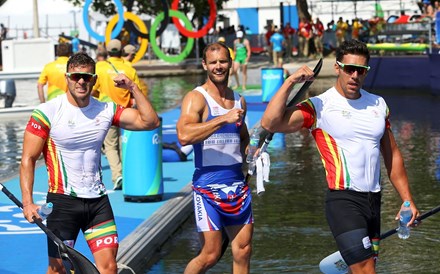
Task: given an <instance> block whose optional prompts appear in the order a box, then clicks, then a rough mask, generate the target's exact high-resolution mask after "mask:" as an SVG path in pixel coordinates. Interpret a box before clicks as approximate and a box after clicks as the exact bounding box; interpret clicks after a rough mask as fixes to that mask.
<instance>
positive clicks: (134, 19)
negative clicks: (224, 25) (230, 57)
mask: <svg viewBox="0 0 440 274" xmlns="http://www.w3.org/2000/svg"><path fill="white" fill-rule="evenodd" d="M92 2H93V0H85V4H84V8H83V21H84V25H85V27H86V30H87V31H88V33H89V34H90V35H91V36H92V37H93V38H94V39H96V40H98V41H99V42H107V43H108V42H109V41H110V40H111V39H115V38H116V37H117V36H118V35H119V33H120V32H121V30H122V28H123V26H124V23H126V27H127V29H129V30H130V31H132V32H134V33H135V34H136V35H138V36H139V37H141V38H143V39H142V41H141V45H140V48H139V50H138V52H137V53H136V55H135V58H134V60H133V63H135V62H137V61H139V60H140V59H142V57H143V56H144V55H145V52H146V51H147V46H148V39H150V43H151V48H152V49H153V52H154V53H155V54H156V56H157V57H158V58H160V59H162V60H164V61H167V62H170V63H177V62H180V61H182V60H183V59H185V58H186V57H187V56H188V55H189V54H190V52H191V50H192V48H193V46H194V38H200V37H203V36H205V35H206V34H207V33H208V31H209V30H210V29H211V28H212V27H213V25H214V23H215V20H216V18H217V14H216V13H217V10H216V9H217V8H216V4H215V0H208V4H209V7H210V12H209V20H208V22H207V23H206V25H205V26H204V27H203V28H201V29H200V30H198V31H193V26H192V24H191V21H190V20H189V19H188V17H186V15H185V14H184V13H182V12H180V11H178V10H177V8H178V4H179V0H173V2H172V6H171V9H170V8H169V7H168V4H167V1H166V0H161V2H162V6H163V9H164V12H161V13H159V14H158V15H157V17H156V19H155V20H154V22H153V24H152V26H151V30H150V33H149V34H148V30H147V27H146V26H145V23H144V22H143V21H142V20H141V18H139V17H138V16H137V15H135V14H133V13H132V12H131V10H132V8H133V2H134V0H126V4H127V10H128V11H126V12H124V7H123V5H122V2H121V0H114V2H115V4H116V8H117V12H118V13H117V14H116V15H115V16H113V17H112V19H111V20H110V22H109V23H108V25H107V27H106V29H105V36H103V35H99V34H97V33H96V32H94V31H93V30H92V28H91V26H90V22H89V18H88V13H89V11H88V10H89V7H90V5H91V4H92ZM170 16H171V17H173V23H174V25H176V27H177V29H178V30H179V32H180V33H181V34H182V35H184V36H186V37H187V38H188V39H187V43H186V45H185V48H184V49H183V50H182V52H181V53H180V54H179V55H177V56H167V55H165V53H163V52H162V51H161V49H160V48H159V46H158V45H157V42H156V36H158V35H161V34H162V32H163V31H164V30H165V29H166V27H167V25H168V23H169V18H170ZM179 19H180V20H182V21H183V24H184V25H183V26H182V24H181V23H180V21H179ZM116 22H117V24H116ZM133 23H134V24H135V25H136V26H137V27H135V25H134V24H133ZM159 24H160V28H159V29H157V28H158V26H159ZM115 25H116V27H115Z"/></svg>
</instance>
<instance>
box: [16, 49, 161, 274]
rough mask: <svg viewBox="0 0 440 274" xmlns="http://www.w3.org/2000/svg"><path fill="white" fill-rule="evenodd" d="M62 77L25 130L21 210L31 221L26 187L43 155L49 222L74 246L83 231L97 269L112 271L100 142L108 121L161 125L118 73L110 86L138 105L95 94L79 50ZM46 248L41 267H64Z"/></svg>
mask: <svg viewBox="0 0 440 274" xmlns="http://www.w3.org/2000/svg"><path fill="white" fill-rule="evenodd" d="M65 80H66V82H67V86H68V91H67V93H66V94H63V95H59V96H58V97H56V98H55V99H53V100H51V101H49V102H47V103H44V104H41V105H39V106H38V107H37V108H36V109H35V110H34V111H33V113H32V116H31V118H30V120H29V122H28V125H27V127H26V131H25V133H24V141H23V154H22V160H21V167H20V187H21V192H22V198H23V214H24V216H25V218H26V219H27V220H28V221H29V222H33V218H40V216H39V215H38V213H37V211H38V208H39V206H38V205H36V204H35V203H34V200H33V197H32V193H33V186H34V178H35V177H34V176H35V165H36V161H37V159H38V158H39V156H40V155H41V153H43V155H44V158H45V162H46V167H47V171H48V183H49V190H48V194H47V202H52V203H53V205H54V207H53V212H52V213H51V214H50V215H49V216H48V218H47V226H48V228H49V229H50V230H51V231H53V232H54V233H55V234H56V235H57V236H58V237H59V238H60V239H61V240H63V241H64V242H67V243H72V245H73V244H74V243H75V241H76V238H77V236H78V233H79V231H80V230H81V231H82V232H83V233H84V235H85V238H86V241H87V243H88V245H89V247H90V249H91V251H92V253H93V256H94V259H95V263H96V266H97V268H98V270H99V272H100V273H103V274H104V273H112V274H115V273H117V264H116V254H117V250H118V234H117V230H116V224H115V221H114V216H113V211H112V208H111V206H110V202H109V199H108V197H107V191H106V188H105V186H104V183H103V181H102V171H101V146H102V143H103V141H104V138H105V136H106V134H107V131H108V130H109V128H110V127H111V126H118V127H122V128H125V129H129V130H151V129H154V128H156V127H158V126H159V123H160V122H159V118H158V116H157V114H156V112H155V111H154V109H153V107H152V106H151V104H150V102H149V101H148V99H147V98H146V97H145V96H144V95H143V94H142V92H141V91H140V89H139V87H138V86H137V85H136V84H135V83H134V82H133V81H131V80H130V79H129V78H128V77H127V76H126V75H124V74H119V75H118V76H117V77H116V78H114V80H113V82H114V85H115V86H117V87H120V88H124V89H127V90H129V91H130V92H131V93H132V95H133V97H134V98H135V99H136V101H137V102H138V108H137V109H133V108H124V107H122V106H120V105H117V104H115V103H113V102H100V101H98V100H96V99H95V98H93V97H92V96H91V92H92V87H93V85H94V84H95V82H96V80H97V75H96V74H95V61H94V60H93V59H92V58H90V57H89V56H88V55H87V54H85V53H77V54H75V55H73V56H72V57H71V58H70V59H69V61H68V63H67V73H66V76H65ZM48 254H49V268H48V271H47V273H66V271H65V270H64V266H63V263H62V259H61V258H60V256H59V253H58V248H57V246H56V245H55V244H54V243H53V242H52V241H51V240H48ZM67 273H70V272H69V271H67Z"/></svg>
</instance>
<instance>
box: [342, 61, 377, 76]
mask: <svg viewBox="0 0 440 274" xmlns="http://www.w3.org/2000/svg"><path fill="white" fill-rule="evenodd" d="M336 64H338V66H339V67H341V68H342V70H343V71H344V72H345V73H347V74H349V75H352V74H353V73H354V72H355V71H356V72H357V73H358V74H359V75H365V74H367V72H368V71H369V70H370V66H362V65H355V64H343V63H341V62H339V61H336Z"/></svg>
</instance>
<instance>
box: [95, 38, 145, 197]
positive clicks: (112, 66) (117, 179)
mask: <svg viewBox="0 0 440 274" xmlns="http://www.w3.org/2000/svg"><path fill="white" fill-rule="evenodd" d="M106 49H107V53H108V56H109V58H107V59H106V60H105V61H99V62H98V63H96V74H97V75H98V79H97V80H96V84H95V86H94V87H93V93H92V95H93V96H95V97H97V98H98V100H99V101H102V102H114V103H116V104H118V105H121V106H123V107H132V106H133V105H134V100H133V99H134V98H133V97H132V94H131V92H130V91H129V90H128V89H124V88H120V87H117V86H115V85H114V83H113V78H114V77H116V76H117V75H118V74H120V73H123V74H125V75H126V76H127V77H128V78H129V79H130V80H131V81H133V82H134V83H135V84H136V85H137V86H139V87H140V86H141V85H140V82H139V77H138V75H137V73H136V70H135V69H134V68H133V67H132V66H131V65H128V64H127V63H126V62H124V59H122V58H121V56H122V48H121V41H119V40H117V39H113V40H110V42H109V43H108V44H107V45H106ZM119 137H120V132H119V129H118V128H117V127H114V126H113V127H111V128H110V130H109V132H108V134H107V137H106V138H105V140H104V153H105V156H106V157H107V160H108V163H109V165H110V169H111V171H112V180H113V185H114V189H115V190H121V189H122V162H121V154H120V153H121V149H120V146H119Z"/></svg>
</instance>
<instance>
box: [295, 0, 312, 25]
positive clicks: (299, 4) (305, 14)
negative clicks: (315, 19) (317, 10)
mask: <svg viewBox="0 0 440 274" xmlns="http://www.w3.org/2000/svg"><path fill="white" fill-rule="evenodd" d="M296 8H297V10H298V18H299V20H301V19H303V18H306V19H309V20H311V19H312V16H311V15H310V13H309V6H308V5H307V0H296Z"/></svg>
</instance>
